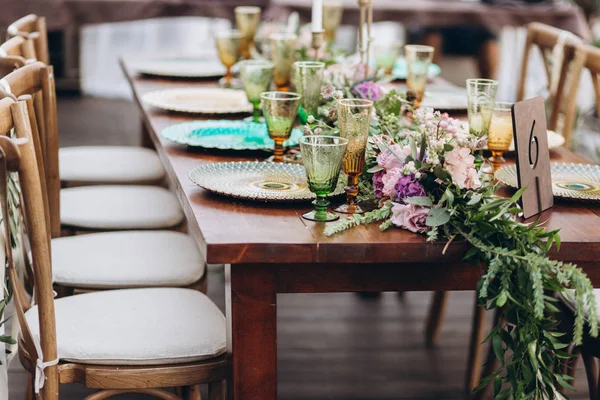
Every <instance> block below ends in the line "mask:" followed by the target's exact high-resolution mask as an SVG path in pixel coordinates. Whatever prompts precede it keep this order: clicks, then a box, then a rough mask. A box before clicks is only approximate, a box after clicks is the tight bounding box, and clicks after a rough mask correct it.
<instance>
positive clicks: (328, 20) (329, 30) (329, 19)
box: [323, 0, 344, 42]
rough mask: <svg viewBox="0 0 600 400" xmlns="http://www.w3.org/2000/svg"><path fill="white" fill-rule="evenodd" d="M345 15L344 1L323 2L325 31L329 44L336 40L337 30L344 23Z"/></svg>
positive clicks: (327, 0)
mask: <svg viewBox="0 0 600 400" xmlns="http://www.w3.org/2000/svg"><path fill="white" fill-rule="evenodd" d="M343 14H344V7H343V5H342V0H325V1H324V2H323V29H324V30H325V40H326V41H327V42H332V41H334V40H335V35H336V33H337V29H338V27H339V26H340V24H341V23H342V15H343Z"/></svg>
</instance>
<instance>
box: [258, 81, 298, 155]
mask: <svg viewBox="0 0 600 400" xmlns="http://www.w3.org/2000/svg"><path fill="white" fill-rule="evenodd" d="M260 99H261V100H262V107H263V115H264V116H265V121H266V123H267V130H268V131H269V137H270V138H271V139H273V140H274V141H275V150H274V151H273V155H274V157H273V161H274V162H283V142H285V141H286V140H287V139H288V138H289V137H290V134H291V133H292V128H293V127H294V122H295V121H296V116H297V115H298V107H299V106H300V100H301V99H302V96H301V95H299V94H298V93H292V92H264V93H261V95H260Z"/></svg>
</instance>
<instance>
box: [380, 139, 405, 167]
mask: <svg viewBox="0 0 600 400" xmlns="http://www.w3.org/2000/svg"><path fill="white" fill-rule="evenodd" d="M410 154H411V151H410V147H408V146H405V147H402V146H400V145H399V144H393V145H391V146H390V147H389V149H385V150H384V151H382V152H381V153H380V154H379V155H378V156H377V165H379V166H380V167H381V168H385V169H386V170H387V169H392V168H402V167H404V161H405V159H406V157H407V156H409V155H410Z"/></svg>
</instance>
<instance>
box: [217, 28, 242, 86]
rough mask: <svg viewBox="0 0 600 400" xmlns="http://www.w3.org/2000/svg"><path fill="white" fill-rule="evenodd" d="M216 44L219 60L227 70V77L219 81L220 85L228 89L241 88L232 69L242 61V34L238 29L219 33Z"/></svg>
mask: <svg viewBox="0 0 600 400" xmlns="http://www.w3.org/2000/svg"><path fill="white" fill-rule="evenodd" d="M215 42H216V45H217V51H218V53H219V60H221V63H223V65H224V66H225V68H226V72H225V76H224V77H223V78H221V79H220V80H219V85H221V86H222V87H226V88H231V87H234V86H239V84H240V82H239V81H238V82H236V80H235V79H233V75H232V74H231V68H232V67H233V65H234V64H235V63H236V62H237V61H238V60H239V59H240V52H241V46H242V34H241V32H240V31H238V30H237V29H230V30H228V31H222V32H217V33H216V34H215Z"/></svg>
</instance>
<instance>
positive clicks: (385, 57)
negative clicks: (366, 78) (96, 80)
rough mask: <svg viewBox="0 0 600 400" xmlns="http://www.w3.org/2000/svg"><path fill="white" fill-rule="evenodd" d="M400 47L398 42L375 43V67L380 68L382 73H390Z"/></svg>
mask: <svg viewBox="0 0 600 400" xmlns="http://www.w3.org/2000/svg"><path fill="white" fill-rule="evenodd" d="M401 47H402V46H401V45H400V44H399V43H390V44H375V45H374V46H373V50H374V52H373V53H374V55H375V67H376V68H377V69H378V70H379V69H382V70H383V73H384V74H386V75H391V74H392V71H393V70H394V67H395V66H396V60H398V56H399V55H400V48H401Z"/></svg>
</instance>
